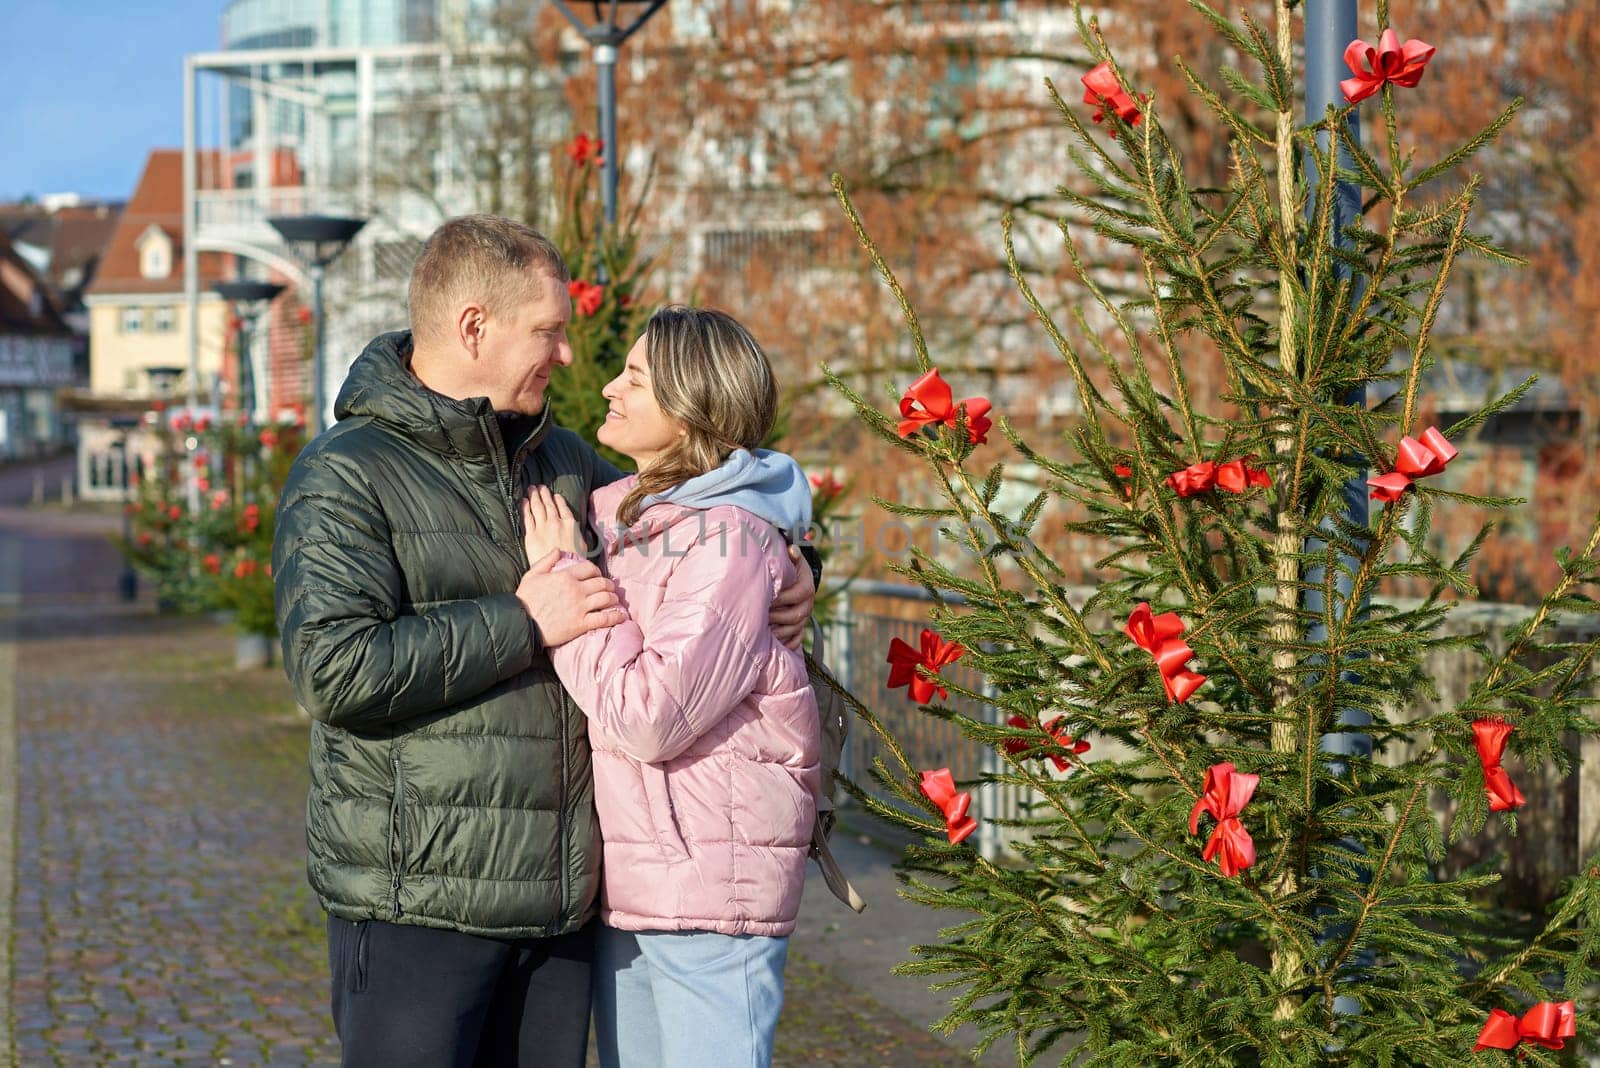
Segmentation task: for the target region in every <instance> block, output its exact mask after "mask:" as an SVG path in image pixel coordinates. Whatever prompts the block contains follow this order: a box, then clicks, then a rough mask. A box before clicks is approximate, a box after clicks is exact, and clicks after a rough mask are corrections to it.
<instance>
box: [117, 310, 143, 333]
mask: <svg viewBox="0 0 1600 1068" xmlns="http://www.w3.org/2000/svg"><path fill="white" fill-rule="evenodd" d="M143 330H144V309H143V308H123V309H122V332H123V333H124V334H137V333H140V332H141V331H143Z"/></svg>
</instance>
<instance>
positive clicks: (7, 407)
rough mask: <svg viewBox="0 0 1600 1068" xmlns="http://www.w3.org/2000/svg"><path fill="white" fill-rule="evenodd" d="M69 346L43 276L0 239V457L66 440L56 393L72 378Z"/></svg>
mask: <svg viewBox="0 0 1600 1068" xmlns="http://www.w3.org/2000/svg"><path fill="white" fill-rule="evenodd" d="M73 348H74V345H73V334H72V330H71V328H70V327H69V326H68V325H67V323H66V321H65V320H64V319H63V318H62V316H61V313H60V312H59V310H58V309H57V308H56V306H55V303H54V301H53V299H52V297H51V294H50V291H49V287H48V285H47V283H46V281H45V279H44V278H43V277H42V276H41V275H40V274H39V272H38V271H36V270H35V269H34V268H33V266H32V265H31V264H29V262H28V261H27V260H25V259H23V257H22V256H21V255H20V254H18V253H17V251H16V250H15V249H14V248H12V246H11V244H10V242H8V241H6V240H5V239H4V238H0V460H12V459H19V458H24V457H31V456H40V455H44V454H47V453H50V452H54V451H56V450H58V449H61V448H64V447H65V446H66V445H67V444H68V441H69V437H70V428H69V427H68V425H67V423H66V421H65V420H64V419H63V418H62V415H61V410H60V407H59V404H58V402H57V394H58V393H59V391H61V390H63V389H65V388H67V387H68V386H70V385H72V383H73V378H74V375H73Z"/></svg>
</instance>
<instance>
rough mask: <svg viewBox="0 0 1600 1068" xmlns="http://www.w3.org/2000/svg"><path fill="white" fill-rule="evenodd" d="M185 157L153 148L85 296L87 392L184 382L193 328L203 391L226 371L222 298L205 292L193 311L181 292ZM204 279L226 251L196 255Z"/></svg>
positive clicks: (145, 393)
mask: <svg viewBox="0 0 1600 1068" xmlns="http://www.w3.org/2000/svg"><path fill="white" fill-rule="evenodd" d="M182 165H183V159H182V153H181V152H179V151H178V150H176V149H157V150H155V151H154V152H151V153H150V157H149V159H148V160H147V161H146V163H145V167H144V172H143V174H141V176H140V178H139V184H138V186H137V187H136V188H135V189H134V193H133V197H132V198H131V199H130V200H129V201H128V205H127V207H126V208H125V209H124V211H123V213H122V216H121V218H120V219H119V220H118V223H117V228H116V230H115V231H114V232H113V233H112V235H111V242H110V244H109V245H108V246H107V248H106V254H105V257H104V259H103V260H102V261H101V263H100V268H99V271H98V272H97V274H96V276H95V280H94V282H93V283H92V284H91V285H90V286H89V289H88V291H87V293H86V294H85V295H84V304H85V306H86V308H87V310H88V316H89V391H90V393H92V394H94V395H96V396H98V397H101V398H109V397H121V398H127V399H138V398H143V399H149V398H155V397H165V396H167V395H169V394H170V393H171V392H172V391H173V390H186V389H187V387H188V377H189V369H188V362H187V352H188V348H189V345H190V339H191V337H192V338H194V339H195V341H196V345H197V349H198V352H199V355H200V359H199V375H200V378H199V381H198V382H197V383H196V387H197V388H198V390H199V391H200V392H201V393H205V394H210V393H211V392H212V389H213V386H214V383H215V381H216V379H217V376H218V375H219V374H220V372H221V370H222V357H223V350H224V345H225V342H226V334H227V326H228V319H227V307H226V305H225V304H224V303H223V301H222V300H221V298H219V297H216V296H214V295H211V294H210V293H209V292H207V293H205V294H204V295H203V296H202V299H200V300H199V301H198V302H197V303H196V306H195V307H194V309H193V313H192V314H191V311H190V308H189V307H188V306H187V304H186V302H185V300H184V276H183V245H184V227H183V210H182V206H183V173H182V170H183V167H182ZM200 269H201V279H200V280H201V283H202V284H203V285H206V286H209V285H210V284H211V283H213V282H215V281H217V280H219V279H220V278H221V277H222V269H223V264H222V257H221V256H219V255H215V254H210V255H205V256H202V257H201V258H200Z"/></svg>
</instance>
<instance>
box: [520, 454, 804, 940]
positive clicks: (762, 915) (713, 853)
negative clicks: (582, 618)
mask: <svg viewBox="0 0 1600 1068" xmlns="http://www.w3.org/2000/svg"><path fill="white" fill-rule="evenodd" d="M633 482H634V479H632V478H628V479H624V480H623V481H621V482H617V483H613V484H612V485H610V486H607V487H605V488H604V489H601V490H597V491H596V492H595V493H594V495H593V497H592V498H591V501H590V519H591V521H592V522H593V523H594V525H595V527H596V528H597V529H598V530H600V531H601V533H602V537H603V540H604V542H605V555H604V561H605V562H604V566H605V569H606V570H607V572H608V573H609V574H610V576H611V578H612V579H613V580H614V581H615V582H616V584H617V587H618V591H619V593H620V594H621V596H622V598H623V603H624V604H625V605H626V607H627V609H628V612H629V615H630V616H631V617H632V618H631V619H630V621H628V622H626V623H622V624H620V625H618V626H615V627H612V628H609V629H607V630H599V631H591V632H590V633H588V634H586V635H584V636H582V637H580V638H576V639H574V640H573V641H570V642H568V643H566V644H565V645H563V646H560V647H559V648H557V649H555V650H553V651H552V653H551V659H552V660H553V661H554V663H555V668H556V671H557V673H558V674H559V675H560V676H561V681H562V683H563V684H564V685H565V686H566V688H567V690H568V692H569V693H571V694H572V696H573V698H574V699H575V700H576V701H577V702H578V705H579V707H581V708H582V709H583V711H584V712H585V713H587V715H588V717H589V741H590V744H591V746H592V748H593V750H594V785H595V805H596V807H597V808H598V809H599V814H600V830H601V835H602V837H603V839H604V842H605V863H604V865H603V867H602V870H601V878H602V891H601V911H600V915H601V919H602V920H603V921H604V922H605V923H607V924H609V925H610V926H612V927H617V928H620V929H622V930H627V931H682V930H692V931H718V932H721V933H723V934H755V935H786V934H789V933H790V932H791V931H793V930H794V923H795V916H796V914H797V913H798V911H799V908H800V890H801V886H802V884H803V883H804V881H805V865H806V854H807V850H808V848H809V845H810V842H811V828H812V822H813V814H814V812H815V805H816V794H817V789H818V786H819V783H820V778H821V773H820V770H819V766H818V759H819V754H818V747H819V745H820V740H819V728H818V722H817V706H816V699H815V696H814V695H813V694H812V692H811V686H810V683H809V682H808V680H807V678H806V671H805V660H804V658H803V657H802V656H801V654H800V653H798V652H794V651H791V650H789V649H786V648H785V647H784V646H783V645H782V644H781V643H779V642H778V641H777V639H775V638H774V637H773V636H772V632H771V630H770V629H769V627H768V624H767V614H768V611H769V609H770V608H771V605H772V598H773V595H774V594H776V593H777V591H778V590H780V589H781V588H782V587H783V586H784V585H785V584H786V583H788V582H789V581H790V580H791V579H792V578H793V575H794V564H793V563H792V562H791V561H790V559H789V556H788V552H787V550H786V547H785V543H784V541H783V538H782V537H781V536H780V535H779V533H778V532H777V530H776V529H775V528H774V527H772V526H771V525H770V524H768V523H766V522H765V521H763V520H761V519H758V518H756V517H755V516H754V515H752V514H751V513H749V512H747V511H745V510H743V509H741V508H736V507H733V506H731V505H718V506H714V507H712V508H709V509H706V510H703V511H702V510H696V509H689V508H683V507H679V506H675V505H673V504H670V503H659V504H654V505H652V506H650V507H649V508H647V509H646V510H645V511H644V513H643V514H642V515H641V516H640V517H639V520H638V522H637V523H635V524H634V525H633V527H632V528H631V529H630V530H628V531H627V532H626V533H625V534H623V535H622V536H621V537H618V536H617V523H616V509H617V506H618V505H619V504H620V503H621V501H622V498H623V496H624V495H626V493H627V491H628V489H629V488H630V487H631V486H632V485H633Z"/></svg>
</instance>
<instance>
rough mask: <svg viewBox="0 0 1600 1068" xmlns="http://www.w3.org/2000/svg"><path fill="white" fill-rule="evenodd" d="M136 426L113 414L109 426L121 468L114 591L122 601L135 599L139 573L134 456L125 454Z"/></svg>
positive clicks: (136, 422) (130, 419) (134, 423)
mask: <svg viewBox="0 0 1600 1068" xmlns="http://www.w3.org/2000/svg"><path fill="white" fill-rule="evenodd" d="M138 425H139V420H138V419H135V418H131V417H129V416H123V415H119V416H115V417H113V418H112V420H111V429H112V430H115V431H116V432H117V440H116V441H114V442H112V443H111V450H112V451H113V452H114V453H116V454H117V459H118V464H119V466H120V467H121V468H122V471H121V482H122V545H123V552H122V573H121V574H119V575H118V576H117V592H118V593H119V594H120V595H121V597H122V599H123V600H124V601H132V600H136V599H138V596H139V573H138V572H137V571H135V570H134V569H133V557H132V556H131V555H130V553H131V551H132V549H133V513H132V511H131V508H132V505H133V492H132V491H133V477H132V476H133V471H132V468H133V457H131V456H129V455H128V435H129V434H130V433H131V432H132V431H133V429H134V428H135V427H137V426H138Z"/></svg>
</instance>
